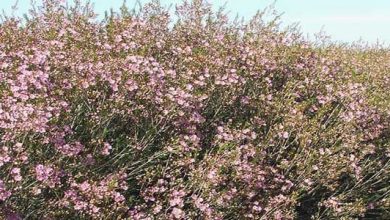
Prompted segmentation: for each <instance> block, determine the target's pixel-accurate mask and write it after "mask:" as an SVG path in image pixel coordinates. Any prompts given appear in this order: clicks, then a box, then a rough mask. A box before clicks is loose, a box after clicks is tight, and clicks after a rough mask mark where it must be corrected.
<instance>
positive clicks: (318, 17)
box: [0, 0, 390, 44]
mask: <svg viewBox="0 0 390 220" xmlns="http://www.w3.org/2000/svg"><path fill="white" fill-rule="evenodd" d="M15 1H16V0H0V9H3V10H5V11H6V12H9V11H10V9H11V6H12V5H13V4H14V3H15ZM36 1H39V0H36ZM91 1H92V2H93V3H94V4H95V9H96V11H97V12H98V13H100V14H103V12H104V11H105V10H107V9H109V8H114V9H118V8H119V7H120V5H121V4H122V2H123V1H122V0H91ZM29 2H30V0H19V4H18V14H22V13H25V12H26V11H27V9H28V7H29ZM135 2H136V0H127V4H128V5H129V6H131V7H132V6H134V4H135ZM141 2H147V0H141ZM161 2H162V3H163V4H165V5H170V4H176V3H179V2H180V0H161ZM209 2H210V3H212V4H213V5H215V6H216V7H218V6H221V5H223V4H224V3H227V10H228V11H229V12H230V15H231V17H235V15H237V14H238V15H240V16H244V17H246V18H248V17H250V16H252V15H254V14H255V12H256V10H258V9H264V8H265V7H266V6H268V5H270V4H271V3H273V2H274V1H273V0H209ZM275 8H276V10H278V11H279V12H283V13H284V14H283V16H282V22H283V23H284V24H291V23H293V22H299V23H300V26H301V29H302V31H303V32H304V33H307V34H309V35H313V34H314V33H318V32H319V31H320V30H324V31H325V32H326V33H327V34H328V35H330V36H331V38H332V39H333V40H335V41H341V42H352V41H356V40H359V38H362V39H363V40H365V41H368V42H371V43H375V42H376V41H377V40H380V41H381V42H385V43H386V44H390V0H277V1H276V4H275Z"/></svg>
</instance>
